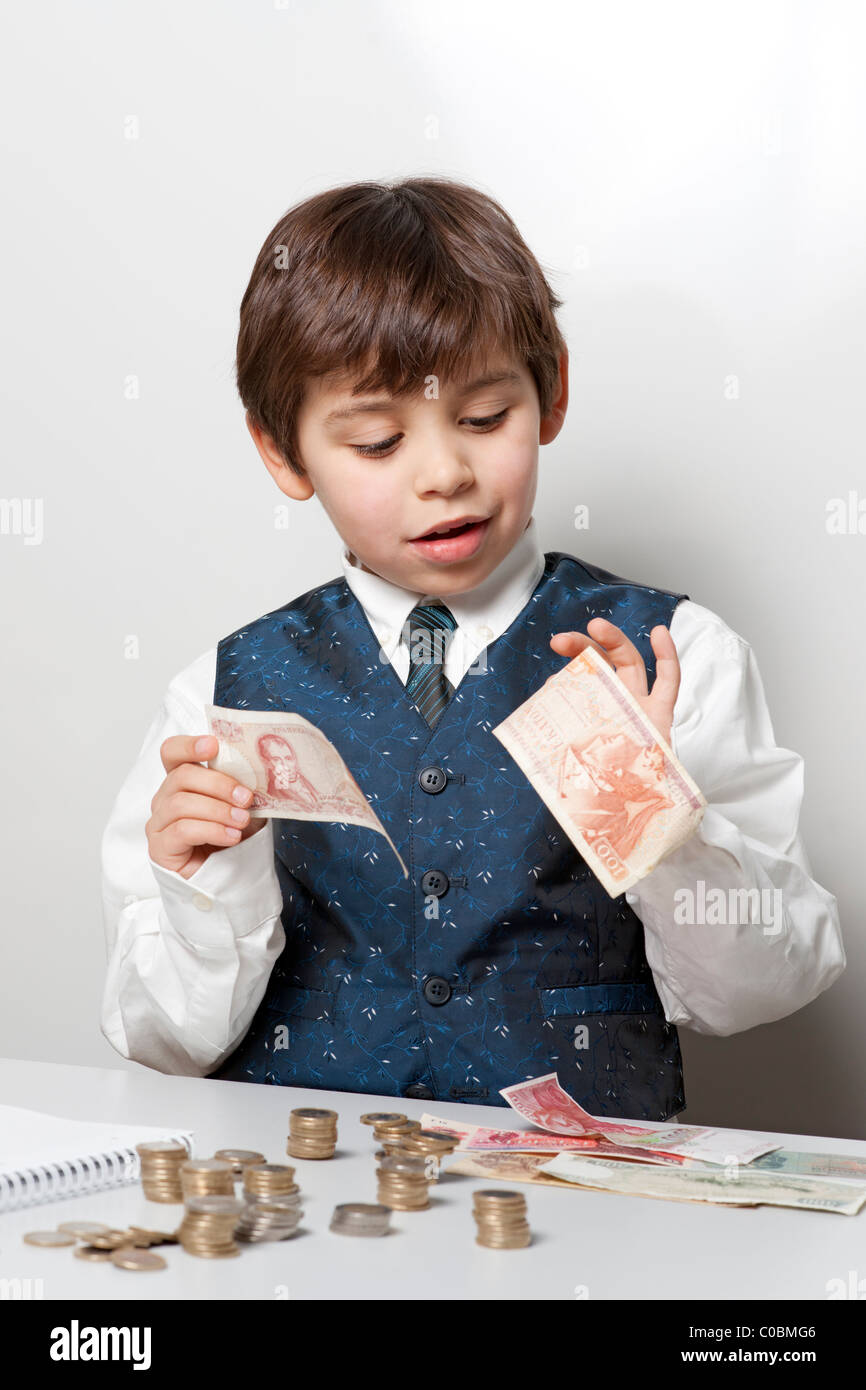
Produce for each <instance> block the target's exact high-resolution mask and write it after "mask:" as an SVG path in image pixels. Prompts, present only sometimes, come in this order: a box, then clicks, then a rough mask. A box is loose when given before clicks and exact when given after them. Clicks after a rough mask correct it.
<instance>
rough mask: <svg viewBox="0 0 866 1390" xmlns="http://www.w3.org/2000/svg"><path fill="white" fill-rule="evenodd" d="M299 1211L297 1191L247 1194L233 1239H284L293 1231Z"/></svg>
mask: <svg viewBox="0 0 866 1390" xmlns="http://www.w3.org/2000/svg"><path fill="white" fill-rule="evenodd" d="M303 1214H304V1211H303V1207H302V1206H301V1197H300V1193H298V1192H293V1193H284V1194H283V1195H282V1196H276V1197H248V1198H247V1200H246V1202H245V1203H244V1207H243V1211H242V1212H241V1217H240V1221H239V1222H238V1224H237V1229H236V1230H235V1239H236V1240H243V1241H247V1242H249V1243H253V1242H255V1241H260V1240H287V1239H288V1237H289V1236H293V1235H294V1234H295V1232H296V1230H297V1229H298V1222H299V1221H300V1219H301V1217H302V1216H303Z"/></svg>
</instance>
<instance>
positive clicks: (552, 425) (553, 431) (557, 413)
mask: <svg viewBox="0 0 866 1390" xmlns="http://www.w3.org/2000/svg"><path fill="white" fill-rule="evenodd" d="M567 409H568V348H563V350H562V352H561V354H560V358H559V386H558V388H557V390H556V392H555V393H554V398H553V404H552V406H551V407H550V411H549V413H548V414H547V415H545V417H544V419H543V420H542V421H541V425H540V427H539V432H538V442H539V444H549V443H550V442H551V440H552V439H555V438H556V436H557V435H558V434H559V431H560V430H561V429H562V425H563V421H564V420H565V412H566V410H567Z"/></svg>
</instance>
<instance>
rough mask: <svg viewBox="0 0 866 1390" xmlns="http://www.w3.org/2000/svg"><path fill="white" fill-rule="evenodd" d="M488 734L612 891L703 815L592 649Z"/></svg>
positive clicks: (690, 788) (633, 879) (656, 736)
mask: <svg viewBox="0 0 866 1390" xmlns="http://www.w3.org/2000/svg"><path fill="white" fill-rule="evenodd" d="M493 733H494V734H495V735H496V737H497V738H498V739H499V741H500V743H502V744H503V745H504V746H505V748H506V749H507V750H508V752H509V753H510V754H511V756H512V758H513V759H514V761H515V762H516V763H517V765H518V767H519V768H520V769H521V770H522V771H523V772H524V773H525V774H526V777H527V778H528V780H529V781H530V782H531V783H532V785H533V787H534V788H535V790H536V791H537V792H538V795H539V796H540V797H541V799H542V801H543V802H544V804H545V805H546V806H547V808H548V810H550V811H551V812H552V813H553V815H554V816H555V817H556V819H557V820H558V821H559V824H560V825H561V826H562V828H563V830H564V831H565V833H566V835H567V836H568V838H569V839H570V840H571V842H572V843H573V844H574V845H575V847H576V848H577V849H578V850H579V851H580V853H581V855H582V856H583V858H584V860H585V861H586V863H587V864H588V865H589V867H590V869H591V870H592V872H593V873H594V874H595V876H596V878H597V879H598V881H599V882H600V883H601V885H602V887H603V888H604V889H605V891H606V892H607V893H609V894H610V896H611V897H612V898H616V897H619V895H620V894H621V893H624V892H625V891H626V889H628V888H633V887H634V885H635V884H636V883H638V882H639V881H640V880H641V879H642V878H643V877H644V876H645V875H646V874H648V873H649V872H650V870H652V869H654V868H655V867H656V865H657V864H658V863H659V861H660V860H661V859H663V858H664V857H665V855H666V854H670V852H671V850H674V849H677V848H678V846H679V845H681V844H683V843H684V841H686V840H687V839H688V838H689V836H690V835H691V834H692V832H693V831H694V829H695V827H696V826H697V825H698V824H699V823H700V821H701V819H702V817H703V814H704V809H705V807H706V804H707V803H706V800H705V798H704V796H703V795H702V793H701V791H700V789H699V788H698V787H697V786H696V785H695V783H694V782H693V781H692V779H691V777H690V776H689V774H688V773H687V772H686V770H685V768H684V767H683V765H682V763H680V762H679V761H678V759H677V757H676V756H675V754H674V751H673V749H672V748H671V747H670V746H669V744H667V743H666V742H665V740H664V739H663V738H662V736H661V734H660V733H659V732H658V730H657V729H656V728H655V727H654V726H653V724H652V723H651V722H650V720H649V719H647V717H646V715H645V714H644V712H643V710H642V709H641V707H640V705H639V704H638V703H637V701H636V700H635V698H634V696H633V695H632V694H631V692H630V691H629V690H627V689H626V687H625V685H624V684H623V682H622V681H621V680H620V678H619V676H617V674H616V672H615V671H614V670H613V669H612V668H611V667H610V666H609V665H608V663H607V662H606V661H605V659H604V657H602V656H599V654H598V652H597V651H596V650H595V649H594V648H593V647H586V648H585V649H584V650H583V651H582V652H581V653H580V654H579V655H578V656H576V657H575V658H574V660H573V661H570V662H569V663H568V665H567V666H564V667H563V668H562V670H560V671H557V673H556V675H555V676H551V677H550V679H549V680H547V681H545V683H544V685H542V686H541V687H540V689H538V690H536V691H535V693H534V694H533V695H530V697H529V699H528V700H525V701H524V702H523V704H522V705H519V706H518V707H517V709H516V710H514V711H513V712H512V713H511V714H509V716H508V718H507V719H504V720H503V721H502V723H501V724H497V725H496V727H495V728H494V730H493Z"/></svg>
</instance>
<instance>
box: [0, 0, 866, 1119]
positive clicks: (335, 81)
mask: <svg viewBox="0 0 866 1390" xmlns="http://www.w3.org/2000/svg"><path fill="white" fill-rule="evenodd" d="M3 24H4V28H5V29H6V31H7V33H6V42H5V43H4V44H3V45H2V46H0V47H2V51H3V52H4V57H3V59H2V63H3V68H4V71H3V80H2V82H0V101H2V106H3V111H2V121H0V131H2V146H3V189H4V199H5V204H6V207H5V213H6V215H5V217H4V224H5V226H4V230H5V233H6V247H5V252H4V254H3V256H2V257H0V276H2V282H3V284H2V288H3V302H4V304H5V306H6V309H5V318H6V327H7V332H6V334H5V335H4V338H5V342H4V346H3V364H2V372H0V390H2V392H3V396H4V402H3V412H2V415H3V432H4V436H5V441H4V442H5V447H4V449H3V482H2V489H0V491H2V494H3V498H4V499H5V500H6V501H7V502H10V501H14V500H15V499H17V500H19V501H21V500H25V501H26V500H29V503H30V505H31V506H32V507H37V506H38V505H41V507H42V535H41V538H40V540H39V543H34V544H31V543H29V540H35V539H36V537H35V536H31V537H29V538H28V537H27V536H26V535H25V534H24V529H25V527H24V524H23V523H22V525H20V526H17V527H16V524H15V521H14V508H7V509H6V511H5V512H4V514H3V515H4V518H5V519H4V521H3V530H2V534H0V574H2V593H3V605H2V654H3V670H4V677H3V681H2V685H0V699H2V709H3V729H4V735H5V736H4V741H3V756H2V766H3V772H4V778H3V785H4V792H5V795H4V797H3V805H2V811H0V828H2V859H3V872H2V880H0V893H2V904H3V913H2V977H0V1054H4V1055H6V1056H12V1057H26V1058H35V1059H52V1058H53V1059H58V1060H62V1061H66V1062H79V1063H87V1064H94V1065H101V1066H107V1067H124V1066H129V1065H132V1064H129V1063H126V1062H124V1061H123V1060H122V1059H121V1058H120V1057H118V1056H117V1055H116V1054H115V1053H114V1052H113V1051H112V1050H111V1048H110V1047H109V1045H108V1044H107V1043H106V1042H105V1041H104V1040H103V1039H102V1037H101V1034H100V1032H99V1029H98V1012H99V1000H100V993H101V988H102V981H103V974H104V965H105V957H104V946H103V929H102V921H101V909H100V900H99V842H100V836H101V833H102V828H103V825H104V823H105V820H106V817H107V815H108V811H109V808H110V806H111V803H112V801H113V799H114V796H115V793H116V791H117V788H118V787H119V785H120V782H121V780H122V778H123V776H124V775H125V773H126V770H127V768H128V767H129V765H130V763H131V762H132V760H133V758H134V757H135V755H136V753H137V751H138V748H139V746H140V743H141V740H142V738H143V736H144V732H145V729H146V727H147V725H148V724H149V722H150V720H151V718H152V716H153V714H154V712H155V711H156V709H157V707H158V704H159V701H160V698H161V695H162V692H163V690H164V688H165V686H166V685H167V684H168V681H169V679H170V678H171V676H172V675H173V674H174V673H175V672H176V671H177V670H178V669H180V668H181V667H182V666H185V665H187V664H188V663H189V662H190V661H191V660H192V659H193V658H194V657H196V656H197V655H199V653H201V652H202V651H204V650H205V649H207V648H209V647H211V646H213V645H214V644H215V642H216V641H217V639H218V638H219V637H221V636H222V635H223V634H225V633H226V632H230V631H232V630H233V628H235V627H237V626H239V625H240V624H241V623H242V622H243V621H245V620H247V619H249V618H251V617H253V616H255V615H256V614H259V613H263V612H265V611H267V610H268V609H270V608H274V607H276V606H278V605H279V604H281V603H283V602H286V601H287V600H288V599H290V598H291V597H293V596H294V595H296V594H298V593H300V592H302V591H303V590H305V589H307V588H309V587H311V586H312V585H314V584H317V583H321V582H324V581H325V580H327V579H330V578H333V577H334V576H335V575H337V574H338V573H339V541H338V538H337V536H336V534H335V532H334V531H333V530H332V528H331V525H330V523H329V521H328V520H327V518H326V516H325V515H324V513H323V512H322V511H321V509H320V508H319V506H318V502H317V501H315V499H314V500H313V501H312V502H310V503H306V504H298V505H297V507H296V510H295V513H294V514H293V518H292V523H291V526H290V529H289V530H288V531H286V530H278V529H276V528H275V525H274V508H275V506H276V505H277V503H278V502H281V501H282V500H283V499H282V496H281V494H278V493H277V491H276V489H275V488H274V486H273V484H272V482H271V480H270V479H269V477H268V476H267V474H266V472H265V470H264V468H263V467H262V465H261V463H260V462H259V460H258V456H257V455H256V454H255V452H254V450H253V447H252V444H251V442H250V440H249V437H248V435H247V433H246V429H245V426H244V422H243V417H242V412H241V409H240V406H239V403H238V401H237V399H236V397H235V394H234V388H233V381H232V361H233V350H234V337H235V332H236V323H237V311H238V305H239V301H240V297H241V294H242V292H243V289H244V286H245V284H246V280H247V278H248V275H249V272H250V270H251V267H252V263H253V260H254V257H255V254H256V252H257V251H258V248H259V246H260V244H261V242H262V240H263V239H264V236H265V234H266V232H267V231H268V230H269V228H270V227H271V226H272V225H273V223H274V222H275V220H276V219H277V217H278V216H279V215H280V214H281V213H282V212H283V211H284V210H285V209H286V208H287V207H289V206H290V205H291V204H292V203H294V202H296V201H298V200H299V199H301V198H303V197H305V196H307V195H309V194H311V193H313V192H315V191H317V190H319V189H321V188H325V187H328V186H331V185H333V184H336V183H341V182H345V181H348V180H351V179H358V178H393V177H397V176H401V175H406V174H410V173H414V174H418V173H444V174H447V175H449V176H452V177H456V178H460V179H465V180H468V181H470V182H474V183H476V184H478V185H480V186H481V187H482V188H483V189H485V190H486V191H487V192H489V193H491V194H492V195H493V196H495V197H496V198H498V199H499V200H500V201H501V202H503V203H504V205H505V206H506V207H507V208H508V209H509V211H510V212H511V213H512V215H513V216H514V217H515V219H516V220H517V222H518V225H519V226H520V227H521V230H522V231H523V234H524V236H525V237H526V239H527V240H528V242H529V243H530V245H531V246H532V247H533V249H534V250H535V252H536V254H537V255H538V257H539V259H540V260H541V262H542V264H543V265H544V266H545V268H546V269H547V270H548V272H549V274H550V278H551V281H552V283H553V286H554V288H555V289H556V290H557V292H558V293H559V294H560V295H561V296H562V297H563V298H564V299H565V301H566V304H565V308H564V309H563V310H562V311H561V322H562V326H563V328H564V331H565V332H566V334H567V337H568V341H569V344H570V348H571V354H572V368H571V370H572V405H571V409H570V412H569V416H568V420H567V423H566V426H565V429H564V430H563V432H562V433H561V434H560V436H559V438H558V439H557V440H556V442H555V443H554V444H553V445H551V446H549V447H548V448H546V449H545V450H543V452H542V474H541V485H540V490H539V498H538V503H537V507H536V513H535V514H536V517H537V519H538V523H539V526H540V530H541V534H542V542H543V545H544V548H545V549H564V550H569V551H572V552H573V553H577V554H579V555H581V556H583V557H584V558H586V559H588V560H591V561H594V562H596V563H600V564H602V565H604V566H605V567H606V568H608V569H612V570H614V571H615V572H617V573H621V574H627V575H629V576H630V577H632V578H635V579H639V580H642V581H646V582H651V583H655V584H659V585H662V586H665V587H671V588H676V589H681V590H682V589H685V590H687V591H688V592H689V594H690V595H691V597H692V598H694V599H696V600H697V601H698V602H701V603H703V604H706V605H707V606H708V607H710V608H713V609H715V610H716V611H717V612H719V613H720V614H721V615H722V616H723V617H724V618H725V619H726V621H727V622H729V623H730V625H731V626H732V627H733V628H734V629H735V630H736V631H738V632H740V633H741V634H742V635H743V636H744V637H745V638H747V639H748V641H749V642H751V643H752V645H753V647H754V650H755V652H756V655H757V658H758V662H759V666H760V669H761V672H762V675H763V678H764V682H765V687H766V691H767V696H768V701H769V706H770V710H771V712H772V715H773V720H774V726H775V730H776V736H777V741H778V742H779V743H780V744H783V745H785V746H787V747H790V748H794V749H796V750H797V751H798V752H800V753H802V754H803V756H804V757H805V760H806V798H805V804H804V810H803V816H802V822H801V823H802V827H803V831H804V835H805V839H806V844H807V847H808V850H809V853H810V857H811V860H812V865H813V870H814V873H815V876H816V878H817V879H818V880H819V882H821V883H822V884H824V885H825V886H826V887H828V888H829V889H830V890H831V891H832V892H834V893H835V894H836V896H837V898H838V900H839V904H840V911H841V916H842V922H843V929H844V932H845V940H846V949H847V952H848V968H847V971H846V972H845V974H844V975H843V976H842V978H841V979H840V980H839V982H838V983H837V984H836V985H835V986H834V987H833V989H832V990H831V991H829V993H827V994H825V995H824V996H822V997H821V998H819V999H818V1000H817V1001H816V1002H815V1003H813V1004H812V1005H810V1006H809V1007H808V1008H807V1009H805V1010H803V1011H801V1012H800V1013H799V1014H797V1015H795V1016H794V1017H791V1018H789V1019H786V1020H782V1021H780V1022H778V1023H776V1024H773V1025H770V1026H767V1027H762V1028H758V1029H754V1030H751V1031H749V1032H747V1033H743V1034H739V1035H737V1036H735V1037H731V1038H711V1037H703V1036H698V1035H696V1034H694V1033H689V1032H687V1031H683V1032H682V1035H681V1036H682V1042H683V1048H684V1053H685V1059H686V1088H687V1094H688V1099H689V1109H688V1112H687V1118H688V1119H690V1120H694V1121H712V1122H715V1123H717V1124H731V1125H748V1126H754V1127H767V1128H773V1129H780V1130H795V1131H803V1132H807V1133H829V1134H835V1135H839V1136H856V1137H860V1138H862V1137H863V1136H864V1133H866V1129H864V1120H866V1104H864V1086H863V1079H864V1063H863V1027H862V1004H861V999H862V995H863V988H864V973H866V951H864V944H863V927H862V921H863V909H864V884H863V874H862V860H863V848H862V846H863V840H864V831H866V818H864V810H863V767H864V761H866V747H864V736H863V717H862V712H861V711H862V701H861V691H862V688H863V685H864V679H866V664H864V648H863V641H862V635H861V634H862V610H863V596H864V578H866V560H864V556H866V535H864V534H862V533H861V532H858V531H857V529H856V525H855V526H854V527H849V529H848V531H847V532H846V533H843V534H830V533H829V532H828V529H827V520H826V518H827V508H828V504H830V502H831V500H832V499H833V498H844V499H846V502H847V499H848V497H849V494H850V493H854V494H855V497H854V503H855V505H856V504H857V503H858V502H859V501H860V500H861V499H863V498H864V497H866V479H864V470H863V462H862V382H863V379H864V371H866V347H864V326H863V325H864V291H866V256H864V246H866V227H864V222H866V162H864V158H863V149H864V147H866V146H864V133H866V132H864V118H866V109H864V108H866V89H864V88H863V84H862V80H861V77H862V74H861V72H860V70H859V57H858V55H859V54H860V53H861V52H862V44H863V39H864V36H866V33H864V31H866V22H864V15H863V11H862V8H861V7H859V6H858V5H857V4H855V3H851V4H844V3H822V4H820V5H819V4H818V3H817V2H816V3H772V0H769V2H768V0H765V3H763V4H762V5H761V6H759V7H755V6H751V5H749V4H747V3H742V2H741V0H732V2H731V3H728V4H727V5H725V6H724V7H723V8H722V9H719V7H717V6H713V5H709V4H694V3H670V2H667V3H666V2H665V0H657V3H655V4H653V5H652V6H646V5H644V4H643V3H641V0H633V3H628V2H625V3H622V2H621V3H620V4H618V5H617V6H615V7H598V6H596V5H593V4H589V3H584V0H575V2H574V3H570V4H568V5H566V4H565V3H562V4H555V3H550V0H537V3H536V4H534V5H532V6H531V7H528V8H527V7H526V6H524V5H517V4H514V3H509V0H495V3H493V0H489V2H488V0H478V2H476V3H473V4H469V5H467V4H465V3H462V4H459V3H454V0H438V3H437V4H436V5H432V6H430V5H426V4H422V3H412V0H410V2H409V3H406V2H405V0H392V3H386V2H384V0H365V3H364V4H363V5H358V4H356V3H354V0H330V3H322V4H312V3H309V4H302V3H292V4H277V5H274V4H271V5H268V4H265V3H264V0H263V2H262V3H260V4H252V5H251V4H248V3H243V2H242V0H234V3H222V4H220V3H214V0H208V3H207V4H204V3H199V0H182V3H179V4H178V3H176V0H174V2H173V3H168V0H162V3H158V2H157V3H153V2H152V3H150V4H149V5H148V6H147V7H146V9H134V8H132V7H126V6H118V5H116V4H111V3H108V0H105V3H96V0H86V2H85V3H83V4H81V5H77V6H74V7H70V6H67V5H63V4H60V3H58V0H44V3H43V4H41V5H39V6H38V7H37V8H35V9H34V8H32V7H31V8H29V9H28V7H25V6H18V7H17V8H16V11H15V12H14V14H13V13H11V12H10V11H8V10H7V14H6V18H5V19H4V22H3ZM581 503H582V504H586V505H587V506H588V507H589V515H590V527H589V529H588V530H587V531H580V532H577V531H575V530H574V529H573V525H572V521H571V518H572V516H573V513H574V508H575V507H576V506H577V505H578V504H581ZM24 515H25V516H26V511H25V513H24ZM30 515H31V517H32V518H35V517H36V515H37V513H36V512H31V514H30ZM863 528H864V529H866V520H864V522H863ZM130 639H135V644H136V646H137V653H138V654H137V656H133V657H132V658H130V651H131V650H135V649H136V647H133V646H132V645H131V643H130Z"/></svg>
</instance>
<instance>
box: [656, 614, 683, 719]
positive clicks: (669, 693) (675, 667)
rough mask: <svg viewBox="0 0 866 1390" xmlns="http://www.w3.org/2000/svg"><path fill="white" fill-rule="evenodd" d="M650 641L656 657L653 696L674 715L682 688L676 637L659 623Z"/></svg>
mask: <svg viewBox="0 0 866 1390" xmlns="http://www.w3.org/2000/svg"><path fill="white" fill-rule="evenodd" d="M650 642H651V644H652V649H653V651H654V652H655V658H656V678H655V683H654V685H653V688H652V698H653V700H655V699H656V698H658V701H659V703H660V704H661V705H663V706H664V708H665V709H667V710H668V711H669V712H670V714H671V715H673V708H674V705H675V704H676V699H677V692H678V691H679V688H680V661H679V657H678V656H677V649H676V647H675V645H674V639H673V638H672V637H671V634H670V631H669V629H668V628H666V627H662V626H661V625H659V626H658V627H654V628H653V630H652V632H651V633H650Z"/></svg>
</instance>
